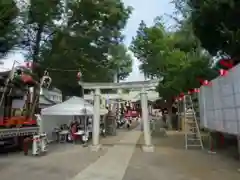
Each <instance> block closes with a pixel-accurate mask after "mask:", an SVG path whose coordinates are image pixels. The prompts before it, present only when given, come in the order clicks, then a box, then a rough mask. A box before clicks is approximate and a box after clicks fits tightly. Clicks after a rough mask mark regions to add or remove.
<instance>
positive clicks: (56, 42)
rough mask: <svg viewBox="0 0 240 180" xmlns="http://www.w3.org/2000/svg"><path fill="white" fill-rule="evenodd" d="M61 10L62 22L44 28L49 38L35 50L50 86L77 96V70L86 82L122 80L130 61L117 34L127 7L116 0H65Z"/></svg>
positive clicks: (128, 8)
mask: <svg viewBox="0 0 240 180" xmlns="http://www.w3.org/2000/svg"><path fill="white" fill-rule="evenodd" d="M64 7H65V10H64V11H65V17H64V23H62V24H61V25H59V26H55V27H54V30H52V29H53V28H48V29H51V32H52V33H50V34H51V38H50V39H48V41H47V42H44V43H42V45H41V49H40V50H39V61H38V62H39V63H40V65H41V67H42V68H43V69H44V68H46V69H47V68H48V69H49V71H50V74H51V76H52V78H53V84H54V85H55V86H56V87H58V88H60V89H61V90H63V91H64V92H65V93H67V92H68V93H70V94H71V93H73V92H75V93H77V92H78V94H79V92H80V91H81V90H80V89H79V85H78V84H77V78H76V74H77V71H78V69H79V71H81V73H82V74H83V76H82V77H81V78H82V80H84V81H88V82H89V81H90V82H91V81H92V82H97V81H98V82H99V81H106V82H107V81H113V78H114V75H115V74H116V73H117V74H119V77H120V78H125V77H126V76H127V75H128V73H129V72H130V71H131V61H132V60H131V58H130V56H129V55H128V54H127V50H126V47H124V45H123V44H122V40H123V35H122V33H121V31H122V29H123V28H124V27H125V25H126V22H127V20H128V18H129V15H130V13H131V8H130V7H125V6H124V4H123V3H122V2H121V1H120V0H115V1H108V0H105V1H89V0H83V1H68V4H67V5H64ZM89 9H91V10H89ZM45 27H47V26H45ZM43 34H44V36H46V35H48V34H49V32H46V33H43ZM54 69H55V70H54ZM63 69H68V70H70V71H67V70H66V71H63ZM61 70H62V71H61ZM71 70H73V71H71ZM68 95H69V94H68Z"/></svg>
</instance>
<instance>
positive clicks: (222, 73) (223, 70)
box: [219, 69, 228, 76]
mask: <svg viewBox="0 0 240 180" xmlns="http://www.w3.org/2000/svg"><path fill="white" fill-rule="evenodd" d="M219 74H220V76H226V75H227V74H228V71H227V70H225V69H220V70H219Z"/></svg>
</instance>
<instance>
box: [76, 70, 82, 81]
mask: <svg viewBox="0 0 240 180" xmlns="http://www.w3.org/2000/svg"><path fill="white" fill-rule="evenodd" d="M81 77H82V73H81V72H80V71H79V72H78V73H77V78H78V79H79V80H80V79H81Z"/></svg>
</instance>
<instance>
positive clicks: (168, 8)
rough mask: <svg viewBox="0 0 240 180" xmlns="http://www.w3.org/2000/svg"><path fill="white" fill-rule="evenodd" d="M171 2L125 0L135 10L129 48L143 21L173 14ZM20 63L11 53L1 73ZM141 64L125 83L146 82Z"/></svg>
mask: <svg viewBox="0 0 240 180" xmlns="http://www.w3.org/2000/svg"><path fill="white" fill-rule="evenodd" d="M170 1H171V0H123V2H124V3H125V4H126V5H128V6H132V7H133V8H134V10H133V13H132V15H131V17H130V19H129V21H128V23H127V26H126V28H125V30H124V34H125V36H126V39H125V44H126V45H127V46H128V45H129V44H130V43H131V40H132V37H133V36H135V34H136V30H137V28H138V25H139V23H140V21H141V20H144V21H145V22H146V24H147V25H151V24H152V23H153V20H154V18H155V17H156V16H161V15H164V14H172V13H173V10H174V8H173V5H171V4H170ZM165 21H167V22H168V23H169V24H172V22H173V21H172V20H171V19H165ZM14 60H16V61H18V62H20V63H23V62H24V57H23V55H21V53H20V52H15V53H11V54H10V55H9V56H8V57H6V59H5V60H4V65H3V66H0V71H1V70H5V69H7V68H11V67H12V64H13V61H14ZM139 65H140V62H139V61H138V60H137V59H136V58H135V59H134V62H133V71H132V73H131V74H130V75H129V77H128V78H127V79H126V80H125V81H140V80H144V76H143V74H141V73H140V71H139V69H138V67H139Z"/></svg>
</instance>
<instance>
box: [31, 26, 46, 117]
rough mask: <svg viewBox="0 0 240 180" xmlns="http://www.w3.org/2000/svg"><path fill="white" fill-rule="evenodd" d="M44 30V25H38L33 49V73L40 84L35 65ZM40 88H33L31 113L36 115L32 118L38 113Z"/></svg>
mask: <svg viewBox="0 0 240 180" xmlns="http://www.w3.org/2000/svg"><path fill="white" fill-rule="evenodd" d="M43 29H44V25H42V24H38V29H37V33H36V38H35V43H34V44H35V46H34V48H33V73H34V74H35V75H36V76H37V81H38V82H40V77H39V72H38V70H37V69H36V68H35V66H34V64H36V63H37V62H38V55H39V51H40V43H41V39H42V32H43ZM40 88H41V87H39V86H35V87H34V88H33V98H32V103H33V104H32V110H31V111H32V112H34V113H33V114H31V116H34V114H35V113H38V109H39V95H40V94H39V93H40ZM34 103H35V104H34ZM32 118H33V117H32Z"/></svg>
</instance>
